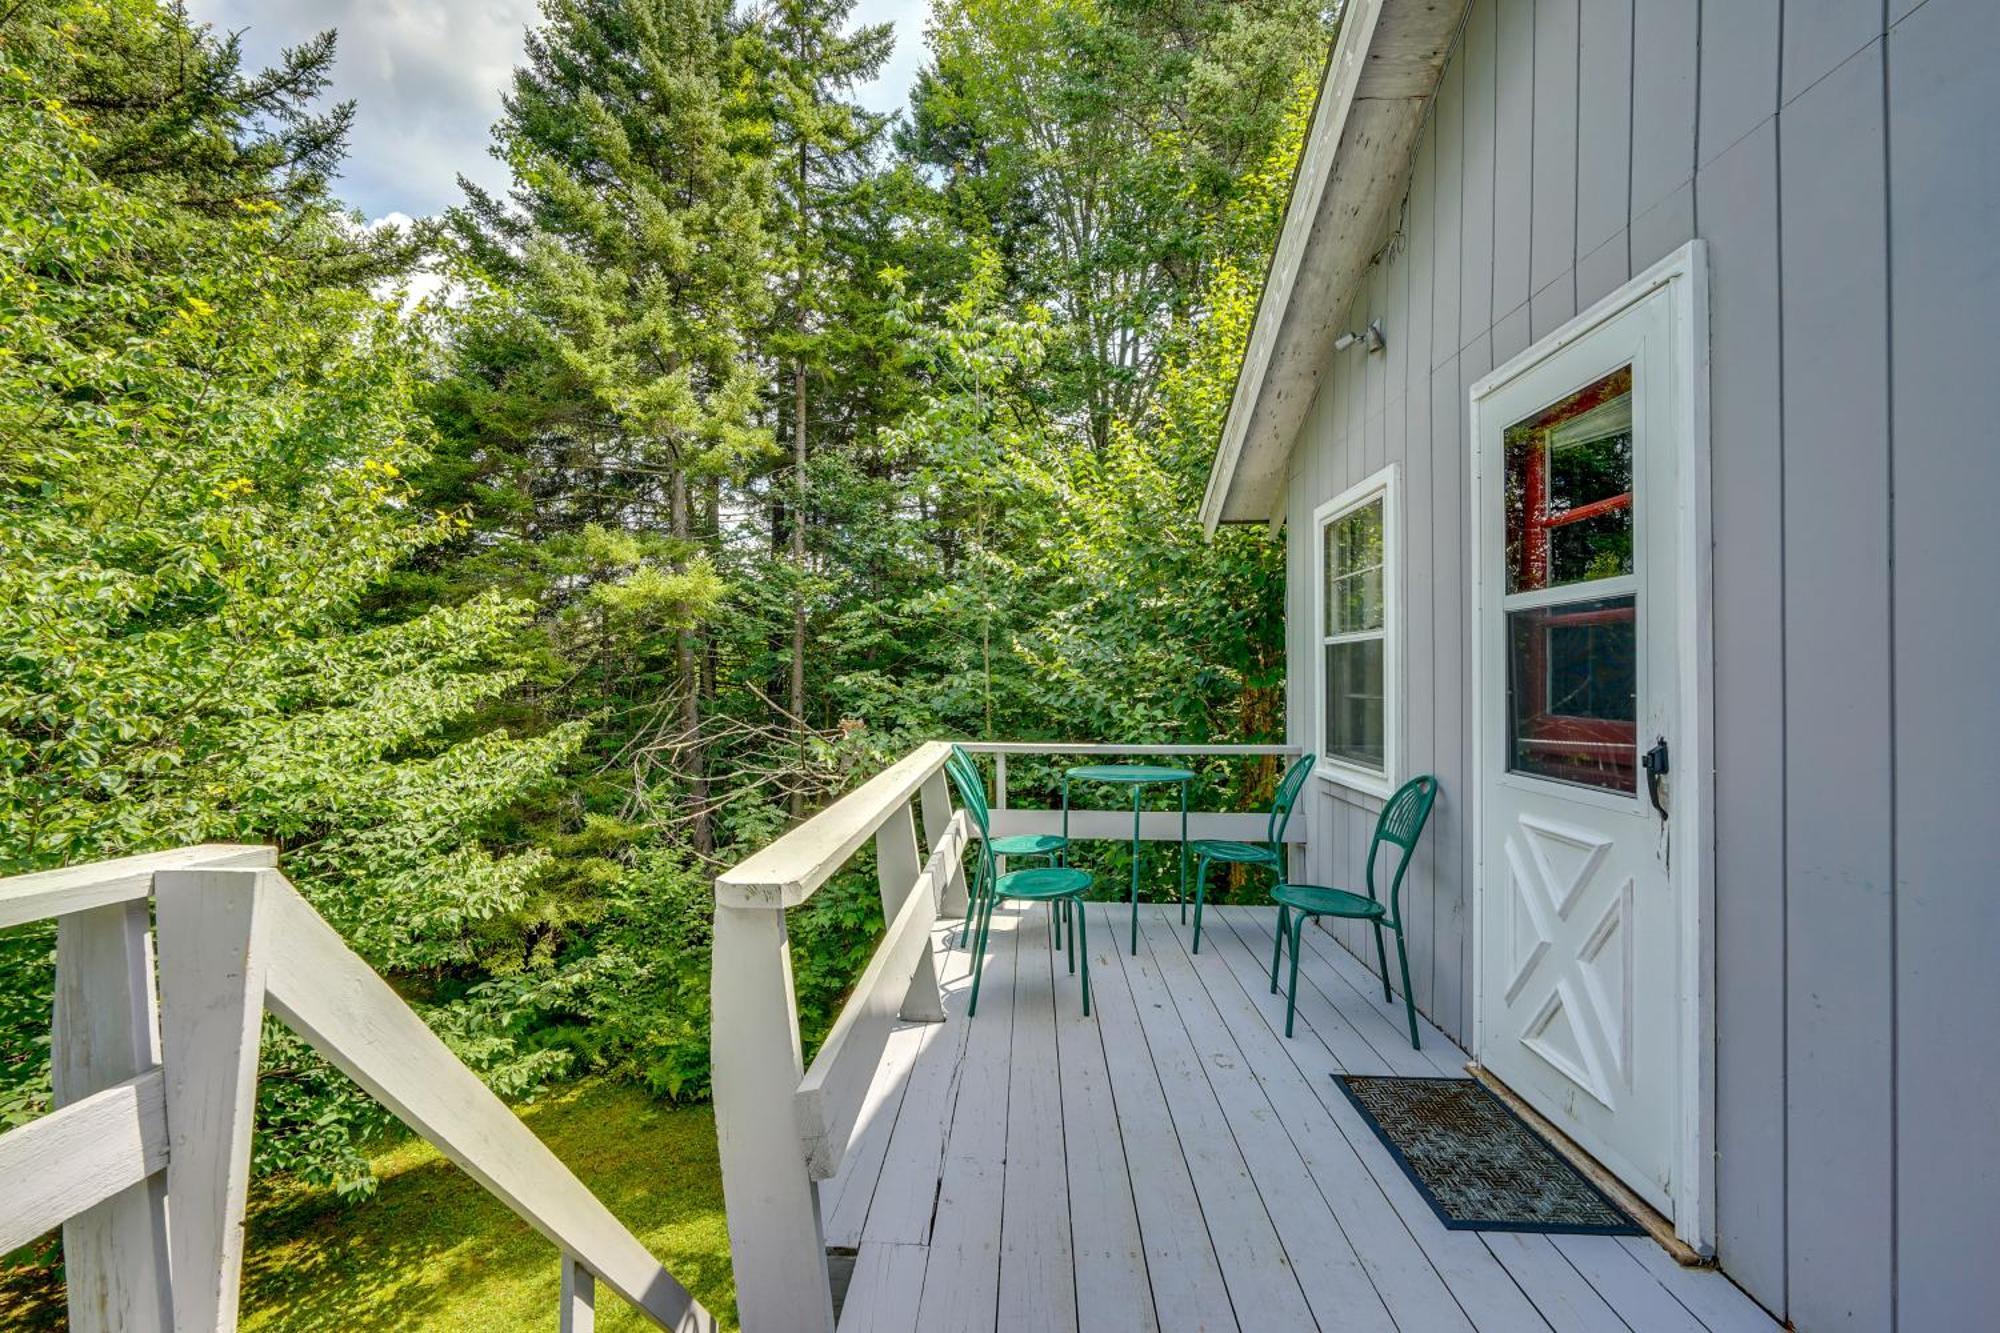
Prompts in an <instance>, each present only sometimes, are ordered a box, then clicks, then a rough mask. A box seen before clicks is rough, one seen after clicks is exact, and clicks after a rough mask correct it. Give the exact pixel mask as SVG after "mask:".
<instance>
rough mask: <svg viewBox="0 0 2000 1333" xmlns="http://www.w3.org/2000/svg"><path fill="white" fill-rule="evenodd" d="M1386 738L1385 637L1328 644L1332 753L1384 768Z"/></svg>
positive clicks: (1328, 728)
mask: <svg viewBox="0 0 2000 1333" xmlns="http://www.w3.org/2000/svg"><path fill="white" fill-rule="evenodd" d="M1382 740H1383V727H1382V640H1380V639H1360V640H1357V641H1355V642H1353V643H1329V644H1327V645H1326V753H1327V755H1328V757H1330V758H1333V759H1342V760H1345V761H1346V762H1348V763H1350V764H1358V765H1360V766H1361V767H1362V768H1373V769H1380V768H1381V767H1382V766H1383V763H1382V759H1383V753H1382V749H1383V747H1382Z"/></svg>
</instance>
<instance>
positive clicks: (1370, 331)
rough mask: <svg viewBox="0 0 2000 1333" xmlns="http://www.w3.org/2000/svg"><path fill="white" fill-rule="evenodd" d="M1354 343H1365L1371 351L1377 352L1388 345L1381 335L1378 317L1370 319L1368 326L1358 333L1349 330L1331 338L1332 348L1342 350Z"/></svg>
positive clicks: (1337, 350)
mask: <svg viewBox="0 0 2000 1333" xmlns="http://www.w3.org/2000/svg"><path fill="white" fill-rule="evenodd" d="M1356 343H1363V344H1365V345H1366V346H1367V348H1368V350H1369V351H1371V352H1379V351H1381V350H1382V349H1383V348H1384V347H1387V346H1388V345H1389V343H1388V340H1387V339H1386V338H1384V337H1383V336H1382V321H1381V320H1379V319H1375V320H1370V321H1369V322H1368V327H1367V328H1366V329H1364V330H1363V331H1361V332H1360V333H1353V332H1349V333H1343V334H1341V335H1340V336H1339V337H1338V338H1335V339H1334V340H1333V350H1334V351H1336V352H1344V351H1346V350H1347V349H1348V348H1350V347H1352V346H1354V344H1356Z"/></svg>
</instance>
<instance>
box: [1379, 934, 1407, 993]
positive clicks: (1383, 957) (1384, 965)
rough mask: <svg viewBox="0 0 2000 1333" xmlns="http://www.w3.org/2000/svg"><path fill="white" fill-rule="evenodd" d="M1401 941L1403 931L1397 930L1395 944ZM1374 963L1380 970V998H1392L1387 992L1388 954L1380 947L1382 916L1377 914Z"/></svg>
mask: <svg viewBox="0 0 2000 1333" xmlns="http://www.w3.org/2000/svg"><path fill="white" fill-rule="evenodd" d="M1402 941H1403V933H1402V932H1401V931H1397V932H1396V942H1397V944H1398V945H1400V944H1401V943H1402ZM1375 965H1376V966H1377V967H1378V968H1380V969H1381V971H1382V998H1383V999H1384V1000H1388V999H1392V998H1394V997H1392V996H1391V995H1390V994H1389V954H1388V952H1387V951H1386V950H1384V949H1383V947H1382V918H1381V917H1379V916H1378V917H1376V918H1375Z"/></svg>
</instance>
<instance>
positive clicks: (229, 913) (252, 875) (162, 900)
mask: <svg viewBox="0 0 2000 1333" xmlns="http://www.w3.org/2000/svg"><path fill="white" fill-rule="evenodd" d="M276 873H277V872H275V871H268V870H163V871H161V872H159V874H157V875H156V876H154V879H153V887H154V893H155V895H156V897H157V899H158V902H159V953H160V1045H161V1051H162V1056H163V1059H162V1062H161V1063H162V1064H163V1066H164V1068H165V1074H166V1090H167V1142H168V1145H169V1146H168V1154H169V1155H168V1161H167V1201H168V1202H167V1237H168V1246H169V1249H170V1250H171V1252H172V1255H173V1283H172V1286H173V1298H172V1299H173V1312H174V1321H173V1322H174V1329H175V1331H176V1333H233V1330H234V1329H235V1328H236V1312H237V1295H238V1291H237V1285H238V1282H239V1280H240V1278H241V1276H242V1270H243V1207H244V1203H245V1199H246V1196H247V1194H248V1192H249V1183H250V1128H251V1121H252V1119H253V1116H254V1114H255V1111H256V1103H257V1041H258V1035H259V1027H260V1025H261V1024H262V1022H263V1017H264V973H265V959H264V952H265V950H264V939H263V934H264V932H263V920H264V915H265V912H264V908H265V903H266V886H265V883H264V881H265V877H266V876H268V875H274V874H276Z"/></svg>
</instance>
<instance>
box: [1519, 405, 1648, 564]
mask: <svg viewBox="0 0 2000 1333" xmlns="http://www.w3.org/2000/svg"><path fill="white" fill-rule="evenodd" d="M1504 444H1505V453H1506V507H1507V591H1508V592H1510V593H1514V592H1530V591H1533V590H1534V589H1537V588H1555V587H1561V586H1563V585H1565V584H1570V583H1584V582H1588V581H1590V580H1592V579H1607V578H1616V577H1618V576H1619V575H1621V574H1630V573H1631V572H1632V368H1631V367H1630V366H1621V367H1620V368H1619V369H1617V370H1614V371H1612V372H1611V373H1610V374H1609V375H1606V376H1605V377H1604V378H1603V379H1600V380H1598V381H1597V382H1596V383H1594V384H1590V385H1587V386H1585V387H1584V388H1581V389H1578V390H1577V391H1576V392H1575V393H1573V394H1571V395H1570V396H1569V397H1567V398H1565V399H1563V400H1562V401H1561V402H1559V403H1557V404H1555V405H1554V406H1553V407H1549V408H1545V409H1544V410H1542V411H1541V412H1538V413H1536V414H1535V415H1534V416H1532V417H1526V418H1523V419H1522V420H1520V421H1517V422H1515V423H1514V424H1513V425H1511V426H1509V427H1508V428H1507V432H1506V437H1505V441H1504Z"/></svg>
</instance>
